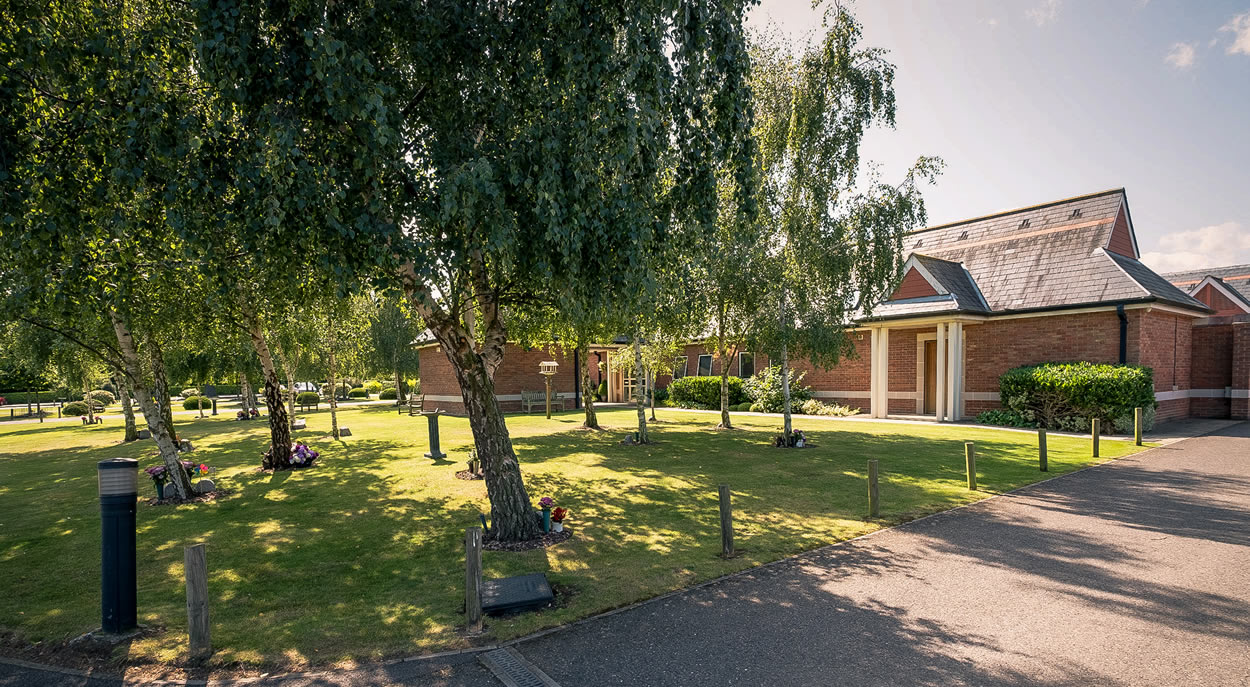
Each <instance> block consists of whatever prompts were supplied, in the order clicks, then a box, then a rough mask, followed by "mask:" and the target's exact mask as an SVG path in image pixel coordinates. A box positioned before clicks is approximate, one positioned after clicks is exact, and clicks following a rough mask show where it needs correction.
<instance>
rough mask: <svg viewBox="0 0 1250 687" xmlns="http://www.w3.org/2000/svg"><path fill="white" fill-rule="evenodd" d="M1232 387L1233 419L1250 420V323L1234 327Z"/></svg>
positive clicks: (1240, 323)
mask: <svg viewBox="0 0 1250 687" xmlns="http://www.w3.org/2000/svg"><path fill="white" fill-rule="evenodd" d="M1232 387H1233V398H1232V402H1231V404H1230V405H1231V411H1232V412H1231V417H1232V418H1233V419H1234V420H1250V322H1238V323H1236V324H1234V325H1233V382H1232Z"/></svg>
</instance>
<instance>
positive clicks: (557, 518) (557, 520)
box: [551, 508, 569, 532]
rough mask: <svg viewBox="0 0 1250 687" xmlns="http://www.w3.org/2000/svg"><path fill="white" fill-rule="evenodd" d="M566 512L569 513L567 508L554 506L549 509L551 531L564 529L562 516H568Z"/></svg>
mask: <svg viewBox="0 0 1250 687" xmlns="http://www.w3.org/2000/svg"><path fill="white" fill-rule="evenodd" d="M568 514H569V509H568V508H556V509H555V510H553V511H551V531H552V532H563V531H564V518H565V517H566V516H568Z"/></svg>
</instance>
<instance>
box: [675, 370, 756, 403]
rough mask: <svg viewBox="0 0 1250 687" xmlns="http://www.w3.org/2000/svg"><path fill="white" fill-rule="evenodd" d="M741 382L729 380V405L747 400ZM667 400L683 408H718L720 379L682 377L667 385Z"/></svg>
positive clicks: (736, 379)
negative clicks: (669, 399)
mask: <svg viewBox="0 0 1250 687" xmlns="http://www.w3.org/2000/svg"><path fill="white" fill-rule="evenodd" d="M742 387H743V384H742V380H741V379H739V378H737V377H730V378H729V405H731V406H732V405H737V404H739V403H742V402H743V401H745V400H747V395H746V393H745V392H744V391H743V388H742ZM668 392H669V398H671V399H672V401H673V403H674V405H677V406H680V407H683V408H704V409H706V408H720V377H682V378H681V379H674V380H673V381H672V382H670V383H669V385H668Z"/></svg>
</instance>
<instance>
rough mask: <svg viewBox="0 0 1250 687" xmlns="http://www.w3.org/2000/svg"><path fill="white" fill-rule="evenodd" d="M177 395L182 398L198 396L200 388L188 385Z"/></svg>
mask: <svg viewBox="0 0 1250 687" xmlns="http://www.w3.org/2000/svg"><path fill="white" fill-rule="evenodd" d="M178 395H179V396H181V397H183V398H191V397H192V396H199V395H200V390H199V389H197V388H195V387H190V388H187V389H183V390H182V392H181V393H179V394H178Z"/></svg>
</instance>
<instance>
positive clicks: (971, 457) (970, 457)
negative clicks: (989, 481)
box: [964, 441, 977, 491]
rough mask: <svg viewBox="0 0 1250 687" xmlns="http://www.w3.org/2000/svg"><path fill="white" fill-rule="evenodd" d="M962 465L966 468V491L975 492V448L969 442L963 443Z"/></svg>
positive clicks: (974, 445)
mask: <svg viewBox="0 0 1250 687" xmlns="http://www.w3.org/2000/svg"><path fill="white" fill-rule="evenodd" d="M964 463H965V464H966V466H967V468H968V490H969V491H976V490H977V446H976V444H974V443H973V442H971V441H965V442H964Z"/></svg>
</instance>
